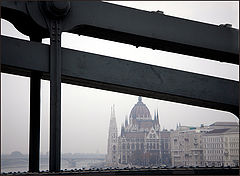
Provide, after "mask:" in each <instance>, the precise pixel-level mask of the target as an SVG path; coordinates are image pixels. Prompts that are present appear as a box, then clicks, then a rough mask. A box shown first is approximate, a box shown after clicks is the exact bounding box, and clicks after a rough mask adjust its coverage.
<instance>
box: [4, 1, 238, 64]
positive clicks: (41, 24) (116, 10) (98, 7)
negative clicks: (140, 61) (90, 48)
mask: <svg viewBox="0 0 240 176" xmlns="http://www.w3.org/2000/svg"><path fill="white" fill-rule="evenodd" d="M1 4H2V18H4V19H6V20H9V21H10V22H11V23H13V24H14V25H15V27H16V28H17V29H18V30H19V31H21V32H22V33H24V34H26V35H32V33H36V34H38V35H41V36H42V37H49V34H48V31H47V30H46V29H47V24H46V23H45V21H44V18H43V16H42V14H41V11H40V3H39V2H34V1H28V2H26V1H25V2H24V1H23V2H16V1H12V2H11V1H3V2H2V3H1ZM63 31H64V32H71V33H75V34H79V35H87V36H92V37H97V38H102V39H107V40H112V41H117V42H122V43H127V44H132V45H135V46H143V47H148V48H153V49H160V50H164V51H169V52H175V53H180V54H186V55H191V56H196V57H202V58H207V59H212V60H217V61H221V62H228V63H233V64H239V58H238V57H239V42H238V41H239V37H238V36H239V35H238V32H239V30H237V29H234V28H229V27H223V26H217V25H212V24H207V23H202V22H197V21H192V20H187V19H182V18H177V17H173V16H168V15H164V14H162V13H157V12H148V11H143V10H138V9H133V8H128V7H123V6H119V5H115V4H110V3H105V2H97V1H71V9H70V12H69V14H68V15H67V16H66V17H65V18H64V20H63Z"/></svg>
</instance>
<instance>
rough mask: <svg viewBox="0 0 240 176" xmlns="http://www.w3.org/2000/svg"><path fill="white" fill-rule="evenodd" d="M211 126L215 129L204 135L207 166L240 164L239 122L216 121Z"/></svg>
mask: <svg viewBox="0 0 240 176" xmlns="http://www.w3.org/2000/svg"><path fill="white" fill-rule="evenodd" d="M230 124H231V125H230ZM210 126H211V128H213V129H212V130H211V131H209V132H206V133H205V134H204V135H203V149H204V161H205V166H238V165H239V126H238V124H237V123H235V124H234V122H216V123H214V124H212V125H210ZM220 127H221V128H220Z"/></svg>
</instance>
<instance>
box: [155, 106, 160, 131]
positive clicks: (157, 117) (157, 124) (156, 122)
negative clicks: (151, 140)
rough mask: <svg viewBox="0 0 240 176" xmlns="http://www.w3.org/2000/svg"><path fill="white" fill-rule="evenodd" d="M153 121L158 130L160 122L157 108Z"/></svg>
mask: <svg viewBox="0 0 240 176" xmlns="http://www.w3.org/2000/svg"><path fill="white" fill-rule="evenodd" d="M154 121H155V124H156V129H157V130H159V131H160V130H161V129H160V123H159V116H158V109H157V114H155V118H154Z"/></svg>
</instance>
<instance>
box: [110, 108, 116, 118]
mask: <svg viewBox="0 0 240 176" xmlns="http://www.w3.org/2000/svg"><path fill="white" fill-rule="evenodd" d="M112 118H116V116H115V105H113V106H112V107H111V119H112Z"/></svg>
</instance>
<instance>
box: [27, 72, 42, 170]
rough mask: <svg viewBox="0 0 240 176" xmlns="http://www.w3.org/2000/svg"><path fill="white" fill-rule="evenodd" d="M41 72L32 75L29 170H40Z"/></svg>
mask: <svg viewBox="0 0 240 176" xmlns="http://www.w3.org/2000/svg"><path fill="white" fill-rule="evenodd" d="M40 86H41V80H40V73H39V72H35V71H33V72H32V74H31V77H30V131H29V135H30V137H29V172H38V171H39V155H40Z"/></svg>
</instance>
